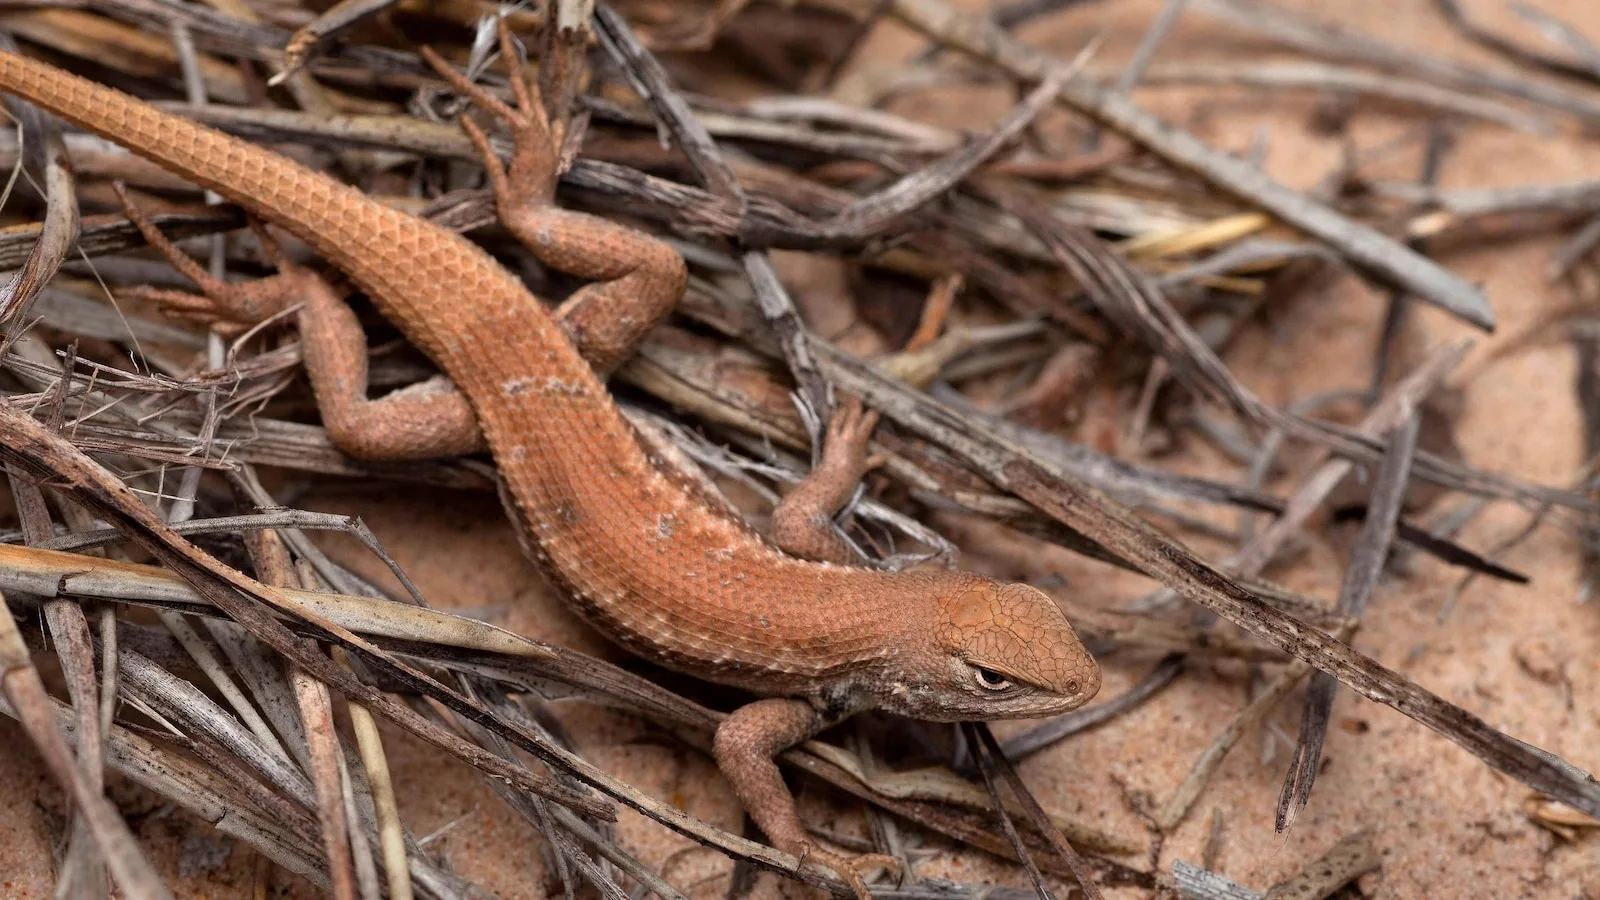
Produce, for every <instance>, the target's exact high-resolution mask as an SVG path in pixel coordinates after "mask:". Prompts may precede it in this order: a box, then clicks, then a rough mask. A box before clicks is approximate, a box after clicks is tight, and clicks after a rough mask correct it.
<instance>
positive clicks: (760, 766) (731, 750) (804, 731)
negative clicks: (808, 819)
mask: <svg viewBox="0 0 1600 900" xmlns="http://www.w3.org/2000/svg"><path fill="white" fill-rule="evenodd" d="M831 724H833V723H832V722H831V721H829V720H828V719H826V718H825V717H824V716H823V714H822V712H821V711H820V710H818V709H817V708H816V707H815V706H813V705H812V704H811V703H810V702H808V701H806V700H794V699H783V698H774V699H769V700H757V701H756V702H754V703H750V704H747V705H745V706H741V707H739V708H738V709H736V710H734V712H733V714H732V715H730V716H728V718H726V719H724V720H723V722H722V724H721V725H720V726H718V728H717V733H716V736H715V737H714V738H713V739H712V745H711V747H712V753H713V755H715V756H716V759H717V768H718V769H721V770H722V774H724V775H725V776H727V778H728V781H729V783H731V784H732V785H733V792H734V793H735V794H736V795H738V797H739V802H741V803H743V804H744V808H745V811H746V812H748V813H749V814H750V818H752V819H754V820H755V823H756V825H757V826H758V827H760V829H761V830H762V832H763V833H765V834H766V836H767V837H768V838H769V839H770V840H771V841H772V844H773V846H775V847H777V848H778V849H780V850H783V851H785V852H788V853H793V854H794V855H796V856H798V857H800V860H801V862H805V861H806V860H808V859H809V860H813V861H815V862H820V863H822V864H823V865H825V866H827V867H828V868H830V869H833V870H834V871H835V872H838V873H839V874H840V875H841V876H842V877H844V879H845V880H846V881H848V882H850V886H851V888H853V889H854V890H855V892H856V896H857V897H860V898H863V900H865V898H868V897H870V896H871V894H870V893H869V892H868V891H867V879H866V876H867V875H868V874H869V873H871V872H872V871H873V870H875V869H884V868H887V869H889V870H891V871H892V872H894V873H895V875H896V877H898V876H899V875H900V874H901V868H900V861H899V860H898V859H896V858H894V857H893V856H887V855H884V854H877V853H869V854H864V855H861V856H855V857H847V856H841V855H839V854H835V853H830V852H828V851H826V850H822V849H819V848H818V847H817V845H816V844H815V842H813V841H812V840H811V838H810V836H809V835H807V834H806V829H805V826H804V825H802V824H801V823H800V814H799V812H798V811H797V810H796V809H795V805H794V795H793V794H791V793H790V792H789V788H788V786H787V785H785V784H784V783H783V775H782V773H780V772H779V771H778V764H777V762H775V761H774V760H773V757H774V756H775V755H777V754H778V753H781V752H783V751H784V750H787V749H789V748H790V747H793V746H794V745H795V744H798V743H800V742H801V741H803V740H806V739H807V738H809V737H811V736H812V735H814V734H816V733H817V732H818V731H820V730H822V728H823V727H824V726H826V725H831Z"/></svg>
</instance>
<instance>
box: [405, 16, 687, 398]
mask: <svg viewBox="0 0 1600 900" xmlns="http://www.w3.org/2000/svg"><path fill="white" fill-rule="evenodd" d="M499 26H500V49H501V58H502V59H504V60H505V62H506V67H507V69H508V70H509V71H508V72H507V76H508V79H509V81H510V82H511V89H512V94H513V95H514V96H515V98H516V106H515V107H512V106H509V105H507V104H506V103H505V102H503V101H501V100H500V99H499V98H498V97H495V96H494V95H493V94H490V93H489V92H488V91H486V90H484V89H483V88H482V87H481V86H479V85H477V84H474V83H472V82H471V81H469V80H467V78H466V77H465V76H463V75H462V74H461V73H460V72H457V71H456V70H455V69H454V68H453V67H451V66H450V64H449V63H446V62H445V61H444V60H443V59H441V58H440V57H439V56H438V55H437V54H436V53H434V52H433V51H432V50H430V49H428V48H426V47H424V48H423V49H422V55H423V58H424V59H426V60H427V61H428V64H429V65H431V66H433V68H434V70H435V71H437V72H438V73H439V75H440V77H442V78H443V79H444V80H445V81H447V82H449V83H450V85H451V86H452V87H454V88H455V89H456V90H457V91H459V92H460V93H461V94H462V95H464V96H466V97H467V98H469V99H470V100H472V102H473V103H474V104H475V105H477V106H478V107H479V108H481V109H483V110H485V111H486V112H488V113H489V114H490V115H492V116H493V117H494V118H496V119H498V120H500V121H501V122H502V123H504V124H505V125H506V126H507V127H509V128H510V130H511V138H512V146H513V150H512V154H511V164H510V166H509V167H507V166H504V165H502V164H501V162H500V158H499V157H498V156H497V155H496V154H495V152H494V150H493V148H492V147H491V146H490V144H489V139H488V137H487V136H486V135H485V134H484V132H483V129H482V128H480V127H479V126H478V125H477V124H476V123H475V122H473V121H472V120H471V119H469V118H467V117H466V116H463V117H462V118H461V127H462V130H464V131H465V132H466V133H467V137H468V138H470V139H471V140H472V143H473V145H474V146H475V147H476V148H477V149H478V153H479V155H480V156H481V157H482V158H483V164H484V168H485V169H486V170H487V171H488V173H489V183H490V185H491V186H492V187H493V189H494V195H495V205H496V209H497V210H498V212H499V216H500V221H501V222H502V223H503V224H504V225H505V226H506V229H507V230H508V231H510V232H511V233H512V234H513V235H515V236H516V238H517V240H519V241H520V242H522V244H523V246H525V247H527V248H528V250H529V251H530V252H531V253H533V255H534V256H535V257H537V258H538V259H539V261H540V262H542V263H544V264H545V265H547V266H549V267H551V268H552V269H556V270H558V271H561V272H566V273H567V274H570V275H576V276H577V277H579V278H584V279H588V280H590V281H591V282H592V283H591V284H589V285H586V286H585V287H583V288H581V289H579V290H578V291H576V292H575V293H573V295H572V296H571V297H570V298H568V299H567V301H566V302H565V303H563V304H562V305H561V309H560V310H559V311H558V316H559V318H560V320H561V323H562V326H563V327H564V328H565V329H566V331H567V335H568V337H570V338H571V339H572V341H573V343H574V344H575V345H577V348H578V351H579V352H580V353H582V354H583V357H584V359H585V360H587V361H588V362H589V365H591V366H592V367H594V369H595V371H597V372H599V373H600V374H601V375H605V374H608V373H610V372H611V371H612V370H613V369H615V368H616V367H617V366H619V365H621V364H622V363H623V362H624V361H626V360H627V358H628V357H629V356H631V355H632V354H633V351H634V349H635V348H637V347H638V345H639V343H640V342H641V341H643V340H644V337H645V335H646V334H647V333H648V332H649V331H650V329H651V328H652V327H654V326H655V324H656V323H657V322H659V321H661V319H662V318H664V317H665V316H666V315H667V313H669V312H671V311H672V308H673V307H674V306H676V305H677V303H678V300H679V299H681V298H682V297H683V291H684V288H685V287H686V286H687V284H688V268H687V267H686V266H685V264H684V261H683V257H682V256H680V255H679V254H678V252H677V251H676V250H674V249H672V247H671V245H669V244H667V243H666V242H665V241H662V240H660V239H659V238H656V237H653V236H651V235H648V234H645V233H644V232H641V231H637V230H635V229H633V228H629V227H627V226H625V225H621V224H618V223H615V222H611V221H609V220H606V219H603V218H600V217H598V216H591V215H588V214H586V213H580V212H574V211H572V210H566V209H561V208H560V207H557V206H556V205H555V203H554V197H555V188H556V182H557V180H558V178H559V176H560V167H561V158H562V148H563V145H564V144H565V142H566V133H567V129H566V123H565V122H552V121H551V120H550V117H549V115H548V113H547V112H546V111H545V105H544V101H543V98H542V97H541V96H540V93H539V88H538V85H537V84H536V83H534V82H533V81H530V80H528V79H526V78H524V77H523V74H522V73H521V72H520V71H518V70H517V67H516V63H515V60H516V59H517V58H518V57H517V55H516V52H515V47H513V46H512V39H511V28H510V26H509V25H508V24H506V20H505V19H504V18H502V19H500V22H499Z"/></svg>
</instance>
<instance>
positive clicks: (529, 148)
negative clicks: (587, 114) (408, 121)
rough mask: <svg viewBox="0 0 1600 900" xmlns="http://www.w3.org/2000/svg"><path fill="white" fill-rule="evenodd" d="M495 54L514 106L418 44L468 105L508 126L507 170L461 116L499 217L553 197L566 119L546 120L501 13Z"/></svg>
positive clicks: (473, 125) (475, 128)
mask: <svg viewBox="0 0 1600 900" xmlns="http://www.w3.org/2000/svg"><path fill="white" fill-rule="evenodd" d="M498 25H499V35H500V56H501V58H502V60H503V61H504V63H505V67H506V80H507V81H509V82H510V84H511V93H512V95H513V96H514V97H515V98H516V106H515V107H513V106H510V105H508V104H506V103H505V102H504V101H502V100H501V99H500V98H498V97H496V96H494V95H493V94H491V93H489V92H488V91H486V90H484V88H483V87H482V86H481V85H478V84H475V83H473V82H472V81H469V80H468V79H467V78H466V76H464V75H462V74H461V73H460V72H458V71H456V69H455V68H454V67H453V66H451V65H450V64H449V63H447V62H445V61H444V60H443V59H442V58H440V56H439V55H438V54H437V53H435V52H433V50H432V48H429V47H423V48H422V58H423V59H425V60H427V62H428V65H430V66H432V67H433V69H434V71H436V72H438V73H439V77H441V78H443V79H444V80H445V81H447V82H449V83H450V86H451V87H453V88H455V90H456V91H457V92H459V93H460V94H461V95H463V96H465V97H466V98H467V99H469V100H471V101H472V103H473V105H475V106H477V107H478V108H480V109H483V110H485V111H486V112H488V113H489V114H490V115H492V116H494V117H495V118H496V119H499V120H500V121H501V122H504V123H505V124H506V126H507V127H508V128H510V129H511V141H512V147H513V149H512V153H511V166H510V170H509V171H508V170H507V169H506V167H504V166H502V165H501V163H500V157H499V156H498V155H496V154H495V152H494V149H493V148H492V147H490V145H489V138H488V137H487V136H486V135H485V134H484V132H483V129H482V128H480V127H479V126H478V124H477V123H476V122H473V121H472V120H471V119H469V118H467V117H466V116H462V117H461V129H462V130H463V131H465V132H466V133H467V137H468V138H469V139H471V141H472V143H473V146H474V147H476V148H477V150H478V155H479V156H481V157H482V158H483V164H484V168H485V169H487V170H488V172H489V181H490V183H491V184H492V185H493V186H494V195H495V202H496V205H498V206H499V207H500V214H501V218H506V217H507V216H508V214H509V213H510V212H512V211H514V210H516V209H518V208H519V207H524V206H544V205H547V204H549V203H550V201H551V200H552V198H554V196H555V188H556V180H557V178H558V177H559V176H560V174H561V173H560V166H561V148H562V146H563V145H564V144H565V142H566V133H567V123H566V122H564V121H556V122H552V121H551V120H550V115H549V113H548V112H546V110H545V106H544V98H543V97H542V96H541V94H540V91H539V84H538V82H537V81H534V80H530V79H528V78H525V77H524V76H523V74H522V72H521V70H520V67H519V66H518V65H517V63H516V60H517V59H519V58H520V57H519V55H518V54H517V51H516V46H515V43H514V40H513V38H512V35H511V26H510V25H509V24H507V22H506V19H505V18H504V17H502V18H501V19H500V20H499V22H498Z"/></svg>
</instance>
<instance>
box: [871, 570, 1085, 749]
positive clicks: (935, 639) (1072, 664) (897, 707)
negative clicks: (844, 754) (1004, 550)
mask: <svg viewBox="0 0 1600 900" xmlns="http://www.w3.org/2000/svg"><path fill="white" fill-rule="evenodd" d="M928 588H932V590H928V591H927V593H925V594H924V595H923V596H922V598H920V599H921V600H922V601H923V604H919V605H923V610H922V612H921V614H919V615H916V616H913V617H911V619H912V620H913V621H911V622H908V623H907V628H908V629H913V630H911V631H910V632H909V633H906V634H905V635H904V639H903V640H902V642H901V643H900V646H899V647H897V648H896V650H895V652H893V653H891V654H890V655H889V656H888V658H886V659H885V660H884V665H885V668H884V671H882V672H881V673H880V677H881V678H882V680H883V683H884V684H885V685H886V688H885V689H884V690H883V691H882V693H881V695H880V699H879V703H880V705H881V706H882V707H883V708H885V709H888V710H890V711H893V712H899V713H902V714H904V715H909V716H914V717H916V718H919V719H927V720H933V721H964V720H992V719H1022V718H1035V717H1040V716H1050V715H1056V714H1058V713H1062V712H1066V711H1068V710H1071V709H1075V708H1077V707H1078V706H1081V705H1082V704H1083V703H1084V702H1086V701H1087V700H1089V699H1090V698H1091V697H1093V696H1094V695H1095V693H1096V692H1097V691H1099V689H1100V667H1099V665H1098V664H1097V663H1095V661H1094V657H1092V656H1091V655H1090V654H1089V651H1088V649H1087V648H1085V647H1084V646H1083V643H1082V642H1081V641H1080V640H1078V635H1077V633H1076V632H1074V631H1073V629H1072V624H1071V623H1070V622H1068V621H1067V617H1066V615H1065V614H1064V613H1063V612H1062V611H1061V608H1060V607H1059V606H1057V605H1056V602H1055V601H1054V600H1052V599H1051V598H1050V597H1049V596H1048V595H1046V594H1045V593H1044V592H1043V591H1041V590H1039V589H1038V588H1035V587H1032V586H1030V585H1026V584H1002V583H1000V582H997V581H994V580H991V579H988V578H984V577H981V576H977V575H971V574H966V573H956V572H947V573H940V577H937V578H935V579H933V581H932V584H930V585H927V586H925V588H924V589H925V590H927V589H928ZM930 603H931V608H930V605H929V604H930Z"/></svg>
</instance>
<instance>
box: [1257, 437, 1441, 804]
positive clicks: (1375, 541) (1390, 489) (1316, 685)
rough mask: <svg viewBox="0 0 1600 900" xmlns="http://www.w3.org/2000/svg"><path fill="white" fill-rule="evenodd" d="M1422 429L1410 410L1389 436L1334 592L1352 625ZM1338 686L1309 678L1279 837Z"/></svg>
mask: <svg viewBox="0 0 1600 900" xmlns="http://www.w3.org/2000/svg"><path fill="white" fill-rule="evenodd" d="M1421 430H1422V416H1421V415H1420V414H1419V413H1418V412H1417V411H1416V410H1415V409H1412V410H1410V411H1409V413H1408V414H1407V415H1406V417H1405V419H1403V420H1402V421H1401V423H1400V424H1399V425H1398V426H1396V427H1395V429H1394V431H1393V432H1392V433H1391V435H1390V438H1389V449H1388V452H1387V453H1385V454H1384V457H1383V465H1382V467H1380V469H1379V470H1378V478H1377V480H1376V481H1375V482H1374V483H1373V488H1372V502H1371V503H1369V504H1368V505H1367V521H1366V523H1365V524H1363V525H1362V527H1361V537H1360V539H1359V540H1358V541H1357V542H1356V548H1355V551H1354V552H1353V553H1352V554H1351V557H1350V568H1349V570H1348V571H1346V572H1345V579H1344V586H1343V587H1342V588H1341V589H1340V591H1339V605H1338V612H1339V614H1340V615H1341V616H1345V617H1347V618H1349V619H1351V620H1352V621H1354V620H1359V619H1360V618H1361V614H1362V613H1363V612H1365V611H1366V608H1367V601H1368V600H1370V599H1371V597H1372V591H1373V589H1374V588H1376V587H1377V586H1378V576H1379V575H1381V574H1383V563H1384V560H1386V559H1388V558H1389V548H1390V546H1392V545H1393V542H1394V526H1395V523H1396V522H1398V521H1399V519H1400V505H1401V502H1402V501H1403V500H1404V499H1405V496H1406V484H1407V482H1408V481H1409V480H1410V474H1411V457H1412V455H1413V454H1415V453H1416V451H1417V436H1418V435H1419V434H1420V433H1421ZM1338 686H1339V683H1338V682H1337V681H1335V680H1334V679H1333V678H1331V677H1329V676H1328V675H1327V674H1326V673H1324V672H1318V673H1317V674H1316V675H1313V676H1312V678H1311V687H1310V689H1309V690H1308V691H1307V692H1306V705H1305V711H1304V713H1303V715H1302V716H1301V720H1300V739H1299V741H1297V742H1296V744H1295V748H1294V758H1293V759H1292V760H1291V761H1290V763H1289V774H1288V777H1287V778H1285V779H1284V782H1283V791H1282V793H1281V794H1280V795H1279V797H1278V814H1277V822H1276V826H1277V830H1278V831H1279V832H1282V831H1283V830H1284V828H1286V827H1287V826H1288V821H1289V815H1290V807H1291V805H1292V806H1294V807H1295V808H1297V809H1303V808H1304V807H1305V805H1306V802H1307V801H1308V800H1310V799H1311V785H1312V783H1314V782H1315V781H1316V779H1317V769H1318V768H1319V767H1320V766H1321V764H1322V742H1323V740H1324V739H1325V738H1326V737H1327V734H1328V719H1329V716H1331V715H1332V713H1333V696H1334V692H1335V690H1336V689H1337V688H1338Z"/></svg>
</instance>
